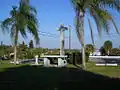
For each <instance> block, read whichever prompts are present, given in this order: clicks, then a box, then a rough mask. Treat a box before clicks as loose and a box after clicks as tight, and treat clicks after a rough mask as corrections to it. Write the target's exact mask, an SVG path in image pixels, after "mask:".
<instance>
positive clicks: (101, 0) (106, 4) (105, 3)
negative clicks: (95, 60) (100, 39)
mask: <svg viewBox="0 0 120 90" xmlns="http://www.w3.org/2000/svg"><path fill="white" fill-rule="evenodd" d="M70 1H71V3H72V5H73V7H74V10H75V14H76V16H75V18H76V32H77V36H78V38H79V41H80V43H81V45H82V62H83V67H85V49H84V47H85V44H84V18H85V17H87V16H88V18H89V16H90V17H92V18H93V20H94V21H95V23H96V26H97V30H98V33H99V36H101V31H102V30H105V31H106V32H108V33H109V28H110V24H113V25H114V27H115V30H116V31H117V32H118V28H117V26H116V24H115V21H114V18H113V17H112V15H111V13H110V12H109V11H110V8H112V9H114V10H116V11H118V12H119V11H120V0H70ZM88 22H89V24H90V23H91V22H90V19H88ZM90 27H91V25H90ZM90 30H92V28H90ZM92 33H93V32H92V31H91V37H92V41H93V34H92ZM118 33H119V32H118Z"/></svg>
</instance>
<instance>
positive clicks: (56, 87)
mask: <svg viewBox="0 0 120 90" xmlns="http://www.w3.org/2000/svg"><path fill="white" fill-rule="evenodd" d="M119 70H120V67H96V66H95V65H94V63H87V70H82V69H78V68H77V67H76V66H74V65H68V67H67V68H45V67H41V66H30V65H27V64H26V65H13V64H9V63H8V61H6V62H2V64H0V90H109V89H113V90H115V89H116V88H117V89H118V88H119V89H120V87H119V84H120V80H119V79H114V78H111V77H119V75H120V72H119ZM108 76H110V77H108ZM98 87H99V88H98ZM119 89H118V90H119Z"/></svg>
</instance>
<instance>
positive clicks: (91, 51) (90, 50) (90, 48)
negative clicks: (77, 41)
mask: <svg viewBox="0 0 120 90" xmlns="http://www.w3.org/2000/svg"><path fill="white" fill-rule="evenodd" d="M85 51H86V52H87V53H89V54H90V53H93V52H94V46H93V45H92V44H87V45H86V46H85Z"/></svg>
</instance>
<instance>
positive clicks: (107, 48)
mask: <svg viewBox="0 0 120 90" xmlns="http://www.w3.org/2000/svg"><path fill="white" fill-rule="evenodd" d="M104 49H105V51H106V53H107V54H108V55H109V52H110V50H111V49H112V41H109V40H108V41H105V43H104Z"/></svg>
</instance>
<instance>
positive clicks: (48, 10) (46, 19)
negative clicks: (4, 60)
mask: <svg viewBox="0 0 120 90" xmlns="http://www.w3.org/2000/svg"><path fill="white" fill-rule="evenodd" d="M30 3H31V5H32V6H34V7H35V8H36V10H37V19H38V21H39V31H41V32H42V34H39V37H40V46H41V47H44V48H59V47H60V38H59V36H60V32H59V31H57V28H58V27H59V26H60V24H64V25H65V26H68V25H71V26H72V29H71V32H72V35H71V37H72V38H71V48H73V49H79V48H81V45H80V42H79V40H78V39H77V35H76V31H75V23H74V17H75V12H74V9H73V7H72V5H71V3H70V0H30ZM18 4H19V0H1V3H0V21H3V20H4V19H6V18H7V17H9V11H10V10H11V9H12V6H13V5H15V6H18ZM111 13H112V14H113V15H114V17H115V18H116V22H117V24H118V26H119V20H120V15H119V14H118V13H117V12H115V11H113V10H111ZM92 23H93V24H92V27H93V28H94V39H95V45H96V47H97V48H100V47H101V46H102V45H103V43H104V41H105V40H111V41H112V42H113V47H119V45H120V36H119V35H117V34H116V33H115V30H114V28H113V27H112V26H111V31H110V32H111V33H114V34H112V35H111V36H108V35H107V34H105V33H104V32H103V35H102V37H101V38H99V37H98V34H97V29H96V26H95V23H94V21H93V20H92ZM119 28H120V27H119ZM84 29H85V43H86V44H89V43H91V38H90V30H89V25H88V22H87V18H85V24H84ZM43 32H45V33H43ZM43 34H44V35H43ZM49 34H50V35H49ZM68 35H69V32H68V31H65V48H68V46H69V45H68V42H69V41H68ZM30 40H33V36H32V35H31V34H29V33H28V38H27V39H24V38H22V36H21V35H19V43H21V42H22V41H25V43H26V44H28V43H29V41H30ZM0 41H3V43H4V44H12V42H11V39H10V35H9V34H8V33H5V34H3V33H2V31H1V32H0Z"/></svg>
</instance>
